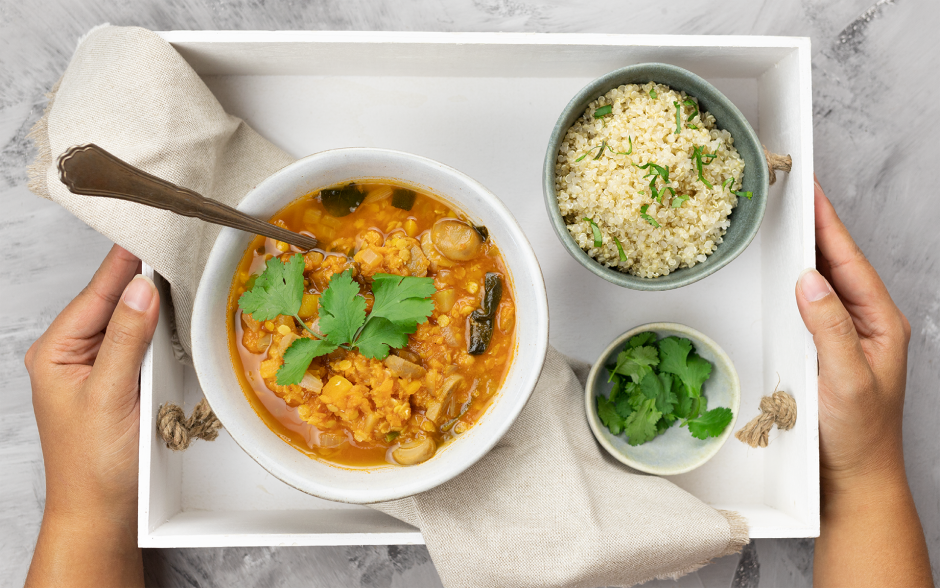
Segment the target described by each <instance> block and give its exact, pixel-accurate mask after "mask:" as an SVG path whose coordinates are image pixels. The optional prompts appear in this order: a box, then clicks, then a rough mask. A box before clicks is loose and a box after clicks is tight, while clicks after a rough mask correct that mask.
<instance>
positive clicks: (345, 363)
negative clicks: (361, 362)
mask: <svg viewBox="0 0 940 588" xmlns="http://www.w3.org/2000/svg"><path fill="white" fill-rule="evenodd" d="M351 367H352V362H351V361H349V360H348V359H344V360H343V361H341V362H339V363H338V364H336V369H338V370H339V371H341V372H344V371H346V370H348V369H349V368H351Z"/></svg>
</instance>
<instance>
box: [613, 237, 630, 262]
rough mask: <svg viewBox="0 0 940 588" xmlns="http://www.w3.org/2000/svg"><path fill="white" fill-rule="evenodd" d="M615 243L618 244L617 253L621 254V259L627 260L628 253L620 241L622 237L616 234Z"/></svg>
mask: <svg viewBox="0 0 940 588" xmlns="http://www.w3.org/2000/svg"><path fill="white" fill-rule="evenodd" d="M614 245H616V246H617V255H619V256H620V261H627V254H626V252H624V250H623V245H621V243H620V239H618V238H617V237H616V236H615V237H614Z"/></svg>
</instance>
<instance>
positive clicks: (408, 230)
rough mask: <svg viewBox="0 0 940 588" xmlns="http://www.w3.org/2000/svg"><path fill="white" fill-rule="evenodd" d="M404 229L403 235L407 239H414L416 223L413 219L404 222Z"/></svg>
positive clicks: (416, 229)
mask: <svg viewBox="0 0 940 588" xmlns="http://www.w3.org/2000/svg"><path fill="white" fill-rule="evenodd" d="M404 227H405V234H406V235H408V236H409V237H414V236H415V235H417V234H418V223H417V222H415V219H413V218H409V219H408V220H406V221H405V224H404Z"/></svg>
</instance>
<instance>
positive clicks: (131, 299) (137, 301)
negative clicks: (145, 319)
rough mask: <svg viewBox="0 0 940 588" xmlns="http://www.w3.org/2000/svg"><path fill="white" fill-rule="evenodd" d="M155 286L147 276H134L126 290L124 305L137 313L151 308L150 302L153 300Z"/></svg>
mask: <svg viewBox="0 0 940 588" xmlns="http://www.w3.org/2000/svg"><path fill="white" fill-rule="evenodd" d="M153 292H154V285H153V282H152V281H150V278H148V277H147V276H140V275H138V276H134V279H133V280H131V283H130V284H128V285H127V288H124V296H123V299H124V304H126V305H128V306H130V307H131V308H133V309H134V310H136V311H137V312H143V311H145V310H147V309H148V308H150V302H151V301H152V300H153Z"/></svg>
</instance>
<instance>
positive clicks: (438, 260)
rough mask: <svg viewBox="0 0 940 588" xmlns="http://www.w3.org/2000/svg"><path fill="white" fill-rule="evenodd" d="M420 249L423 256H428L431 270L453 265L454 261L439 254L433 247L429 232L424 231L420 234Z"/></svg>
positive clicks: (434, 270)
mask: <svg viewBox="0 0 940 588" xmlns="http://www.w3.org/2000/svg"><path fill="white" fill-rule="evenodd" d="M421 251H423V252H424V255H425V257H427V258H428V262H429V263H430V265H429V266H428V267H430V268H431V271H432V272H436V271H440V270H441V269H445V268H449V267H454V262H453V261H451V260H449V259H447V258H446V257H444V256H443V255H441V252H440V251H438V250H437V248H436V247H434V241H433V240H432V239H431V233H425V234H424V235H422V236H421Z"/></svg>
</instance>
